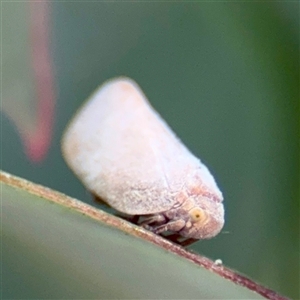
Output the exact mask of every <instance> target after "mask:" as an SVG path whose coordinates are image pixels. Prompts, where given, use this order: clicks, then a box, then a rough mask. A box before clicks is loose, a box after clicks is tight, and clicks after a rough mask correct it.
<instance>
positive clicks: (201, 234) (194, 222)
mask: <svg viewBox="0 0 300 300" xmlns="http://www.w3.org/2000/svg"><path fill="white" fill-rule="evenodd" d="M187 214H188V220H187V221H186V223H185V227H184V228H183V229H182V230H180V232H179V233H180V234H181V235H182V236H184V237H189V238H195V239H208V238H212V237H214V236H215V235H217V234H218V233H219V232H220V231H221V229H222V228H223V225H224V208H223V205H222V204H220V203H215V209H214V213H213V214H212V213H211V212H209V211H207V210H205V209H202V208H200V207H194V208H192V209H191V210H190V211H188V212H187Z"/></svg>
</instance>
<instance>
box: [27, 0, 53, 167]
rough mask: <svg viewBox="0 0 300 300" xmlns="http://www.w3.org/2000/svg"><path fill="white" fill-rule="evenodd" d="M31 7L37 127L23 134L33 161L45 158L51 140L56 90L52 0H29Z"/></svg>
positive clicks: (31, 39) (32, 60)
mask: <svg viewBox="0 0 300 300" xmlns="http://www.w3.org/2000/svg"><path fill="white" fill-rule="evenodd" d="M28 4H29V9H30V41H31V62H32V68H33V74H34V81H35V95H36V101H37V110H36V121H35V129H34V131H33V132H27V133H26V134H25V136H23V140H24V147H25V152H26V155H27V156H28V158H29V159H30V160H31V161H33V162H40V161H42V160H43V159H44V158H45V156H46V154H47V151H48V149H49V146H50V143H51V136H52V129H53V123H54V107H55V91H54V77H53V70H52V61H51V57H50V53H49V50H50V27H49V23H50V22H49V20H50V7H49V5H50V4H49V2H46V1H39V2H28Z"/></svg>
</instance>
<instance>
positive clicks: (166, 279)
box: [0, 172, 283, 299]
mask: <svg viewBox="0 0 300 300" xmlns="http://www.w3.org/2000/svg"><path fill="white" fill-rule="evenodd" d="M0 183H1V199H2V200H1V201H2V218H1V222H2V270H3V272H2V288H1V289H2V298H5V299H9V298H14V299H17V298H23V299H25V298H30V299H36V298H40V299H41V298H52V299H54V298H57V299H58V298H60V299H67V298H69V299H71V298H72V299H75V298H76V299H92V298H97V299H103V298H110V299H112V298H114V299H115V298H119V299H120V298H122V299H124V298H127V299H132V298H135V299H138V298H139V299H145V298H148V299H150V298H151V299H167V298H168V299H193V298H194V299H262V298H263V296H262V295H265V296H266V297H267V298H269V299H283V298H282V297H280V296H278V295H277V294H275V293H274V292H272V291H270V290H268V289H265V288H264V287H262V286H259V285H257V284H255V283H254V282H252V281H250V280H249V279H247V278H245V277H243V276H240V275H238V274H236V273H234V272H233V271H231V270H229V269H227V268H225V267H224V266H222V265H218V264H216V263H214V262H212V261H210V260H209V259H207V258H205V257H201V256H199V255H196V254H193V253H191V252H188V251H186V250H185V249H183V248H182V247H180V246H178V245H175V244H173V243H171V242H169V241H167V240H165V239H164V238H162V237H160V236H157V235H155V234H152V233H151V232H148V231H147V230H144V229H143V228H140V227H138V226H135V225H132V224H130V223H128V222H126V221H124V220H122V219H120V218H117V217H115V216H112V215H109V214H107V213H105V212H103V211H101V210H98V209H96V208H93V207H91V206H89V205H87V204H84V203H82V202H80V201H78V200H75V199H72V198H70V197H67V196H65V195H63V194H60V193H58V192H55V191H52V190H50V189H48V188H45V187H42V186H39V185H36V184H33V183H30V182H28V181H25V180H22V179H20V178H16V177H13V176H11V175H9V174H7V173H4V172H2V173H0ZM228 279H229V280H228ZM237 283H239V284H237ZM243 285H244V286H243ZM250 288H251V289H252V290H250ZM253 290H255V291H256V292H258V293H260V294H262V295H259V294H258V293H255V292H253Z"/></svg>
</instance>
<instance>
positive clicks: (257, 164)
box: [1, 2, 300, 299]
mask: <svg viewBox="0 0 300 300" xmlns="http://www.w3.org/2000/svg"><path fill="white" fill-rule="evenodd" d="M36 5H38V3H37V4H36ZM299 8H300V7H299V3H298V2H281V3H280V2H253V3H246V2H243V3H233V2H231V3H230V2H228V3H226V2H223V3H220V2H218V3H216V2H215V3H207V2H199V3H189V2H182V3H171V2H164V3H150V2H123V3H119V2H98V3H95V2H53V3H51V4H50V6H49V11H48V12H49V13H50V30H51V37H50V38H51V43H50V46H51V49H50V50H51V55H52V62H53V69H54V72H55V77H54V80H55V90H56V95H57V99H56V109H55V123H54V132H53V140H52V142H51V146H50V149H49V153H48V155H47V157H46V159H44V160H43V161H42V162H40V163H33V162H31V161H30V160H29V159H28V158H27V157H26V155H25V154H24V151H23V146H22V142H21V139H20V137H19V135H18V132H17V130H16V127H15V125H14V122H13V121H12V119H11V118H10V117H8V116H7V114H6V113H2V114H1V131H2V137H1V138H2V140H1V168H2V169H3V170H5V171H7V172H10V173H12V174H15V175H18V176H21V177H24V178H27V179H29V180H32V181H34V182H37V183H41V184H43V185H46V186H48V187H51V188H54V189H56V190H59V191H61V192H64V193H66V194H68V195H70V196H74V197H76V198H78V199H80V200H82V201H85V202H88V203H93V202H92V199H91V197H90V195H89V193H88V192H87V191H86V190H85V188H84V187H83V186H82V185H81V184H80V182H79V181H78V180H77V179H76V178H75V177H74V176H73V174H72V173H71V171H70V170H68V168H67V167H66V165H65V163H64V161H63V159H62V157H61V152H60V138H61V135H62V132H63V130H64V128H65V126H66V124H67V122H68V120H70V118H71V117H72V115H73V114H74V112H75V111H76V109H77V108H78V107H79V106H80V105H81V104H82V102H83V101H84V100H85V99H86V98H87V97H88V96H89V95H90V94H91V93H92V92H93V91H94V90H95V89H96V88H97V86H98V85H99V84H101V83H102V82H103V81H105V80H107V79H109V78H111V77H115V76H119V75H126V76H129V77H131V78H133V79H134V80H135V81H137V83H138V84H139V85H140V86H141V87H142V89H143V90H144V92H145V94H146V95H147V97H148V98H149V100H150V102H151V103H152V105H153V106H154V107H155V108H156V109H157V111H158V112H159V113H160V114H161V115H162V116H163V118H165V119H166V121H167V122H168V123H169V124H170V126H171V127H172V128H173V129H174V131H175V132H176V133H177V134H178V136H179V137H180V138H181V139H182V140H183V142H184V143H185V144H186V145H187V146H188V147H189V148H190V149H191V150H192V152H193V153H195V154H196V155H197V156H199V157H200V158H201V160H202V161H203V162H204V163H205V164H206V165H207V166H208V167H209V169H210V170H211V171H212V173H213V174H214V175H215V178H216V180H217V182H218V184H219V186H220V188H221V190H222V191H223V193H224V197H225V208H226V225H225V227H224V229H223V232H222V233H221V234H220V235H219V236H217V237H216V238H214V239H212V240H208V241H199V242H198V243H196V244H195V245H193V246H191V248H192V249H193V250H194V251H197V252H199V253H201V254H204V255H206V256H208V257H210V258H212V259H218V258H220V259H222V261H223V263H224V264H225V265H227V266H229V267H231V268H233V269H236V270H238V271H239V272H242V273H244V274H246V275H247V276H249V277H251V278H252V279H254V280H256V281H258V282H260V283H262V284H264V285H266V286H268V287H270V288H272V289H274V290H276V291H278V292H280V293H282V294H284V295H286V296H289V297H291V298H294V299H298V298H299V267H300V264H299V255H300V251H299V33H300V32H299V12H300V10H299ZM28 11H29V9H28V3H26V2H7V3H3V4H2V31H3V38H2V45H3V50H2V60H3V62H4V68H3V72H2V73H3V82H4V83H5V84H4V85H3V87H2V89H3V90H2V94H3V99H2V100H3V107H4V106H5V105H6V106H7V105H8V104H9V103H8V102H9V101H13V100H12V98H10V97H7V95H9V94H10V93H11V91H13V90H14V88H16V87H18V88H20V86H21V87H22V88H21V97H19V98H17V99H15V100H14V101H16V102H17V104H16V105H14V107H15V108H14V109H15V111H16V115H17V116H18V117H17V118H19V120H20V119H22V118H23V117H24V119H25V118H26V116H25V113H24V110H23V109H22V108H23V107H30V110H29V113H30V112H31V113H33V115H34V107H35V106H34V103H35V101H38V99H35V98H34V97H32V93H34V92H32V91H33V90H34V88H33V86H34V83H33V81H34V80H33V79H32V78H31V76H32V74H31V73H30V68H31V66H30V64H28V57H29V54H28V53H29V52H30V39H29V35H30V34H29V33H28V30H27V27H26V26H28V18H34V15H31V16H30V15H29V13H28ZM12 19H13V20H14V21H13V22H14V23H13V24H12ZM18 43H19V44H18ZM24 45H25V46H24ZM16 49H17V50H18V51H19V52H18V53H19V55H18V59H19V61H18V63H15V64H13V63H12V61H13V59H12V56H11V55H12V52H13V51H12V50H16ZM5 103H6V104H5ZM24 122H25V121H24ZM137 126H138V124H137ZM93 205H96V204H94V203H93ZM149 263H150V262H149Z"/></svg>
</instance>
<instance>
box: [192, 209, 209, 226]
mask: <svg viewBox="0 0 300 300" xmlns="http://www.w3.org/2000/svg"><path fill="white" fill-rule="evenodd" d="M189 213H190V216H191V219H192V222H195V223H196V222H201V223H205V222H206V220H207V219H208V216H207V214H206V212H205V211H204V210H202V209H200V208H193V209H191V210H190V212H189Z"/></svg>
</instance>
